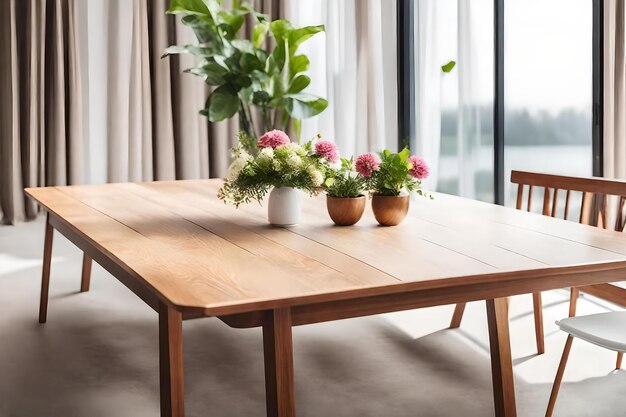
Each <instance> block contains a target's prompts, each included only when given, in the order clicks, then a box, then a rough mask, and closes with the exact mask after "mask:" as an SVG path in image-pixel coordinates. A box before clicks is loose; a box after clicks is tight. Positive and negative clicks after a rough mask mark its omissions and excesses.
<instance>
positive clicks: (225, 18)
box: [217, 10, 247, 39]
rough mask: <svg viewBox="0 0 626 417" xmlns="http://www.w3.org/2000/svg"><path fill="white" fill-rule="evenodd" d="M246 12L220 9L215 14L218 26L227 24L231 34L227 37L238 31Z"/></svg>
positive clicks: (233, 35)
mask: <svg viewBox="0 0 626 417" xmlns="http://www.w3.org/2000/svg"><path fill="white" fill-rule="evenodd" d="M246 13H247V12H243V11H239V10H220V11H219V13H218V14H217V16H218V19H217V20H218V23H219V26H220V27H222V26H224V25H227V26H228V31H229V32H230V35H231V37H230V38H229V39H233V38H234V37H235V35H236V34H237V32H239V29H241V26H242V25H243V22H244V16H245V15H246Z"/></svg>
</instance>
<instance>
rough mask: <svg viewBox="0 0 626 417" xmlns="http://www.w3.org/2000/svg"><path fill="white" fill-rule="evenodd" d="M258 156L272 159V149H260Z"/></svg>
mask: <svg viewBox="0 0 626 417" xmlns="http://www.w3.org/2000/svg"><path fill="white" fill-rule="evenodd" d="M259 156H261V157H263V158H267V159H274V149H272V148H263V149H261V153H260V154H259Z"/></svg>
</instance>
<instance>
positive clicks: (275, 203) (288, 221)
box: [267, 187, 301, 227]
mask: <svg viewBox="0 0 626 417" xmlns="http://www.w3.org/2000/svg"><path fill="white" fill-rule="evenodd" d="M300 194H301V193H300V190H297V189H295V188H290V187H278V188H274V189H273V190H272V192H271V193H270V199H269V203H268V206H267V219H268V220H269V222H270V224H272V225H274V226H281V227H286V226H293V225H296V224H298V223H299V222H300V212H301V207H300Z"/></svg>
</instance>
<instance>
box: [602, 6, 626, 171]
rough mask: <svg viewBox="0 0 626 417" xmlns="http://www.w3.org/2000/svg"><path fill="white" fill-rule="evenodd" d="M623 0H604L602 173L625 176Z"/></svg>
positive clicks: (625, 121) (625, 79)
mask: <svg viewBox="0 0 626 417" xmlns="http://www.w3.org/2000/svg"><path fill="white" fill-rule="evenodd" d="M624 27H625V7H624V0H605V3H604V175H605V176H606V177H610V178H626V59H625V54H624V52H625V51H624V43H625V41H626V37H625V32H624Z"/></svg>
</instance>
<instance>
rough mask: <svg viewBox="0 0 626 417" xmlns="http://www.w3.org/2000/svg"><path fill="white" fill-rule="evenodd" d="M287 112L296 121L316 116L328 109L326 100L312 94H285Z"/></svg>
mask: <svg viewBox="0 0 626 417" xmlns="http://www.w3.org/2000/svg"><path fill="white" fill-rule="evenodd" d="M284 98H285V110H287V112H289V115H290V116H291V117H293V118H295V119H306V118H309V117H313V116H316V115H318V114H320V113H321V112H323V111H324V110H325V109H326V107H328V101H327V100H326V99H323V98H320V97H316V96H313V95H310V94H303V93H297V94H285V96H284Z"/></svg>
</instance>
